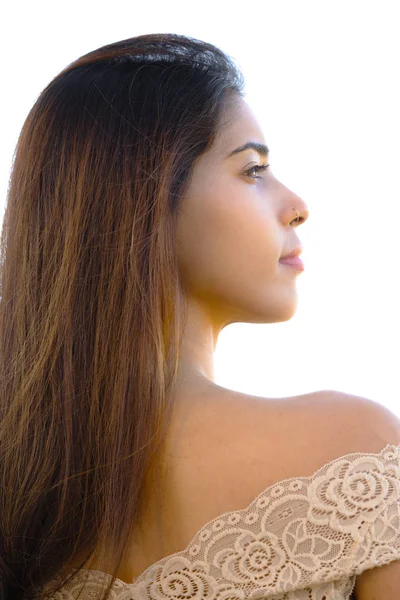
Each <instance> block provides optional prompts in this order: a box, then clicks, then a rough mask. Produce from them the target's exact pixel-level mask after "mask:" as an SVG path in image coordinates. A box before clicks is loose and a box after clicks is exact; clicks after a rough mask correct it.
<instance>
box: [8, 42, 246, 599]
mask: <svg viewBox="0 0 400 600" xmlns="http://www.w3.org/2000/svg"><path fill="white" fill-rule="evenodd" d="M243 89H244V79H243V76H242V74H241V72H240V70H239V68H238V66H237V65H236V64H235V62H234V60H233V59H232V58H231V57H229V56H227V55H226V54H225V53H223V52H222V51H221V50H220V49H218V48H217V47H215V46H213V45H212V44H209V43H206V42H203V41H200V40H196V39H193V38H189V37H187V36H183V35H175V34H166V33H162V34H149V35H141V36H138V37H134V38H130V39H126V40H122V41H119V42H116V43H113V44H109V45H106V46H103V47H101V48H99V49H98V50H94V51H92V52H89V53H88V54H85V55H84V56H82V57H81V58H79V59H78V60H76V61H74V62H73V63H72V64H70V65H68V66H67V67H66V68H65V69H64V70H63V71H61V73H60V74H58V75H57V76H56V77H55V78H54V79H53V80H52V81H51V82H50V83H49V84H48V85H47V87H46V88H45V89H44V90H43V92H42V93H41V94H40V95H39V97H38V99H37V100H36V102H35V103H34V105H33V107H32V109H31V110H30V112H29V114H28V116H27V118H26V120H25V122H24V125H23V127H22V130H21V133H20V136H19V139H18V143H17V146H16V149H15V153H14V158H13V164H12V169H11V175H10V181H9V188H8V194H7V204H6V210H5V214H4V219H3V226H2V234H1V264H0V268H1V288H0V293H1V298H0V353H1V356H0V483H1V491H0V580H1V590H2V596H3V598H7V599H9V600H10V599H11V598H13V599H14V598H15V600H19V599H20V598H24V597H26V598H30V597H32V598H33V597H35V598H40V597H42V596H41V593H42V591H43V587H44V585H46V583H47V582H49V581H50V580H52V579H53V578H54V577H55V576H57V575H59V574H60V573H61V572H63V570H64V569H65V567H66V566H67V565H70V564H72V563H73V561H74V560H77V557H82V556H83V557H84V559H83V560H81V561H80V563H79V569H78V570H80V569H81V568H84V567H85V565H86V564H87V563H88V561H89V560H90V558H91V557H92V556H93V555H94V554H96V556H99V558H100V560H102V559H103V557H104V558H107V560H110V557H111V558H112V561H113V564H114V571H113V576H112V580H111V581H110V584H109V586H108V587H107V589H106V592H105V595H104V598H107V597H108V594H109V592H110V589H111V586H112V585H113V583H114V581H115V579H116V578H117V572H118V571H119V568H120V566H121V564H122V561H123V557H124V555H125V553H126V552H127V551H128V548H129V543H130V539H131V538H130V534H131V530H130V527H128V524H133V523H136V522H139V521H140V516H141V514H142V510H143V507H144V505H145V503H146V501H147V495H146V494H147V490H146V486H145V481H146V480H147V477H148V475H149V473H150V469H151V468H152V465H154V464H155V465H160V464H161V459H162V456H161V452H160V450H161V448H162V442H163V440H164V439H165V434H166V431H167V429H168V425H169V422H170V417H171V411H172V407H173V396H172V393H171V391H172V390H173V388H174V382H175V381H176V379H175V377H176V374H177V366H178V361H179V346H180V341H181V336H182V332H183V327H184V323H185V318H186V317H185V315H186V313H185V303H184V301H183V296H182V288H181V283H180V279H179V273H178V264H177V257H176V251H175V228H176V219H177V215H178V212H179V207H180V203H181V198H182V196H183V195H184V193H185V190H186V189H187V185H188V182H189V179H190V175H191V172H192V170H193V167H194V163H195V161H196V159H197V158H198V157H199V156H200V155H201V154H202V153H204V152H205V151H206V150H208V149H209V148H210V147H211V145H212V144H213V141H214V140H215V137H216V135H217V132H218V127H219V122H220V116H221V114H222V108H223V105H224V102H225V100H226V98H227V95H229V94H231V93H232V92H233V93H236V94H239V95H243ZM145 490H146V494H145ZM66 572H67V571H66ZM70 578H71V575H70V576H69V577H67V576H66V577H65V578H64V579H63V580H61V582H60V584H59V587H58V588H55V589H59V588H60V587H61V586H62V585H63V584H64V583H65V582H67V581H69V579H70Z"/></svg>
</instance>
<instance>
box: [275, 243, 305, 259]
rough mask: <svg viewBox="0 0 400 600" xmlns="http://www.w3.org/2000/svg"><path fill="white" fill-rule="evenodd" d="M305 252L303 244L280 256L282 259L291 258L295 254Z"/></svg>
mask: <svg viewBox="0 0 400 600" xmlns="http://www.w3.org/2000/svg"><path fill="white" fill-rule="evenodd" d="M302 252H303V248H301V246H299V247H297V248H295V249H294V250H292V251H291V252H289V254H284V255H283V256H281V257H280V259H279V260H280V261H281V260H283V259H286V258H291V257H293V256H299V254H301V253H302Z"/></svg>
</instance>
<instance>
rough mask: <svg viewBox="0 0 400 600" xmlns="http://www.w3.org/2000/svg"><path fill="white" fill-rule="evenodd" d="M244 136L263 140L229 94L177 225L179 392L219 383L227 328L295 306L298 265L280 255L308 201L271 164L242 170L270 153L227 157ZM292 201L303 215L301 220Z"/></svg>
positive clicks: (292, 243)
mask: <svg viewBox="0 0 400 600" xmlns="http://www.w3.org/2000/svg"><path fill="white" fill-rule="evenodd" d="M248 141H255V142H261V143H263V144H265V143H266V140H265V137H264V134H263V131H262V129H261V126H260V124H259V123H258V121H257V119H256V117H255V115H254V113H253V111H252V110H251V109H250V107H249V105H248V104H247V102H246V101H245V100H244V99H243V98H241V97H240V96H237V95H234V96H232V97H230V98H229V100H228V101H227V102H226V104H225V110H224V113H223V116H222V120H221V125H220V129H219V132H218V136H217V139H216V141H215V143H214V144H213V146H212V148H211V149H210V150H209V151H207V152H206V153H204V154H203V155H202V156H200V158H199V159H198V161H197V162H196V165H195V167H194V172H193V176H192V178H191V181H190V185H189V188H188V190H187V193H186V195H185V197H184V198H183V202H182V206H181V211H180V214H179V218H178V230H177V243H178V245H177V252H178V261H179V269H180V277H181V283H182V292H183V295H184V298H185V300H186V302H187V305H188V320H187V322H186V325H185V329H184V335H183V341H182V345H181V350H180V361H179V370H178V380H177V391H181V392H182V393H183V395H185V394H186V393H187V392H188V391H190V392H193V391H194V390H200V388H201V389H204V386H206V388H209V389H210V390H211V389H213V388H219V389H223V388H220V386H217V385H216V384H215V381H214V357H213V355H214V352H215V348H216V344H217V341H218V336H219V334H220V332H221V331H222V329H223V328H224V327H226V326H227V325H229V324H231V323H236V322H242V323H276V322H281V321H287V320H289V319H290V318H291V317H292V316H293V315H294V313H295V310H296V307H297V290H296V281H297V275H299V274H300V271H297V270H296V269H292V268H290V267H287V266H285V265H282V264H280V263H279V262H278V261H279V258H280V256H282V255H285V254H288V253H289V252H290V251H291V250H292V249H293V248H295V247H298V246H301V242H300V240H299V238H298V237H297V235H296V231H295V228H296V227H298V226H299V224H301V223H303V222H305V221H306V219H307V218H308V209H307V205H306V203H305V202H304V201H303V200H302V199H301V198H300V197H299V196H298V195H297V194H295V193H294V192H292V191H291V190H289V189H288V188H287V187H286V186H285V185H283V184H282V183H281V182H280V181H279V180H278V179H276V178H275V177H274V175H273V173H272V171H271V167H269V168H268V169H267V170H266V171H264V172H256V171H253V172H251V175H249V174H246V173H245V171H246V170H248V169H249V168H250V167H252V166H254V165H262V164H268V163H269V158H268V157H266V158H264V157H262V156H260V155H259V154H258V152H256V151H255V150H253V149H249V150H245V151H243V152H241V153H239V154H235V155H233V156H231V157H229V158H227V155H228V154H229V153H230V152H231V151H232V150H234V149H235V148H237V147H238V146H241V145H242V144H244V143H246V142H248ZM254 176H257V177H259V179H256V178H254ZM293 208H295V209H296V210H297V211H298V213H299V215H300V216H301V217H302V219H301V220H300V221H299V222H296V221H294V219H295V218H296V213H295V211H294V210H293Z"/></svg>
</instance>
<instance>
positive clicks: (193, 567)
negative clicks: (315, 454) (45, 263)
mask: <svg viewBox="0 0 400 600" xmlns="http://www.w3.org/2000/svg"><path fill="white" fill-rule="evenodd" d="M399 559H400V445H399V446H394V445H390V444H388V445H386V446H385V447H384V448H383V449H382V450H381V451H380V452H379V453H353V454H346V455H344V456H341V457H339V458H336V459H334V460H333V461H331V462H329V463H326V464H325V465H324V466H322V467H321V468H320V469H318V471H316V472H315V473H314V474H313V475H311V476H309V477H293V478H291V479H285V480H282V481H279V482H277V483H275V484H273V485H271V486H269V487H267V488H266V489H265V490H263V491H262V492H261V493H260V494H259V495H258V496H257V498H255V499H254V500H253V501H252V502H251V503H250V504H249V505H248V506H247V507H246V508H245V509H243V510H236V511H233V512H227V513H224V514H222V515H220V516H218V517H217V518H215V519H213V520H212V521H210V522H209V523H206V524H205V525H204V526H203V527H202V528H201V529H200V530H199V531H198V532H197V533H196V535H195V536H194V537H193V539H192V540H191V542H190V544H189V545H188V546H187V547H186V548H185V549H184V550H183V551H181V552H176V553H175V554H171V555H169V556H166V557H164V558H163V559H162V560H159V561H158V562H156V563H154V564H152V565H150V566H149V567H148V568H147V569H146V570H145V571H144V572H143V573H142V574H141V575H140V576H139V577H137V578H135V580H134V582H133V583H126V582H123V581H121V580H120V579H117V580H116V582H115V583H114V587H113V588H112V589H113V592H112V595H111V596H110V597H111V598H112V599H113V600H114V599H118V600H211V599H212V600H214V599H218V600H261V599H264V598H268V599H270V600H342V599H343V600H350V597H351V594H352V592H353V590H354V586H355V580H356V575H359V574H360V573H362V572H363V571H365V570H366V569H371V568H373V567H377V566H381V565H384V564H387V563H390V562H392V561H394V560H399ZM73 572H74V571H73ZM110 579H111V575H109V574H106V573H103V572H102V571H96V570H88V569H85V570H84V571H81V572H80V573H78V574H77V576H76V577H75V578H74V579H73V580H71V582H69V583H68V584H66V585H65V586H64V587H63V588H62V591H61V592H58V593H56V594H55V595H54V596H53V598H54V599H55V600H75V598H76V597H77V594H78V592H79V591H80V590H81V589H82V584H83V583H84V582H86V583H85V587H84V591H83V592H82V595H81V596H80V598H82V599H85V598H90V599H91V600H94V599H95V598H98V597H99V596H100V593H102V591H103V590H105V586H106V584H107V583H109V581H110ZM50 583H51V582H50Z"/></svg>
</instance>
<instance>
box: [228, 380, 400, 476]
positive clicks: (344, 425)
mask: <svg viewBox="0 0 400 600" xmlns="http://www.w3.org/2000/svg"><path fill="white" fill-rule="evenodd" d="M234 398H235V402H234V403H233V406H235V404H236V406H235V409H234V410H233V411H232V412H231V413H230V414H229V415H228V417H227V418H225V420H224V427H225V428H227V429H228V430H227V435H228V437H229V438H232V439H235V440H239V441H240V440H242V444H238V446H237V447H238V449H239V451H242V447H243V446H244V445H247V447H248V450H247V454H248V455H251V458H252V460H253V461H254V464H258V463H259V465H260V469H261V470H260V472H259V473H256V476H260V477H263V476H264V477H265V473H270V474H271V477H272V478H274V477H275V478H277V479H279V478H281V479H283V478H290V477H296V476H308V475H312V474H313V473H314V472H315V471H316V470H318V468H320V467H321V466H323V465H324V464H325V463H326V462H329V461H331V460H333V459H335V458H337V457H339V456H343V455H345V454H350V453H353V452H373V453H375V452H379V451H380V450H382V448H384V446H385V445H386V444H395V445H397V444H400V419H399V418H398V417H397V416H396V415H395V414H394V413H393V412H391V411H390V410H389V409H388V408H386V407H385V406H384V405H383V404H381V403H380V402H378V401H377V400H372V399H370V398H365V397H362V396H356V395H353V394H349V393H345V392H340V391H335V390H321V391H316V392H311V393H308V394H303V395H300V396H293V397H288V398H263V397H257V396H251V395H243V394H239V395H237V394H235V395H234ZM241 446H242V447H241ZM257 457H259V458H258V459H257ZM264 462H265V464H264Z"/></svg>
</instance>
